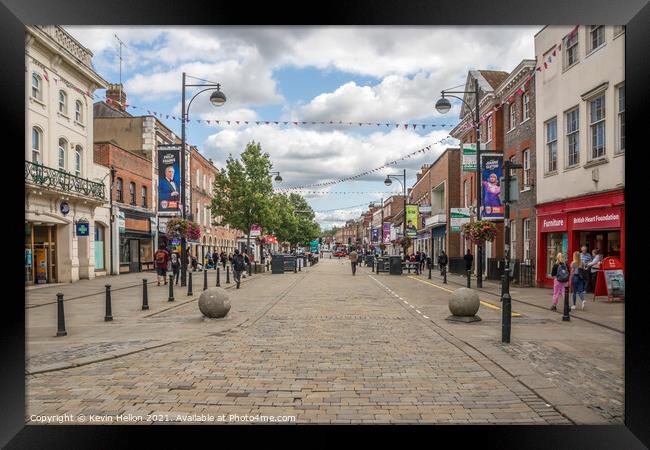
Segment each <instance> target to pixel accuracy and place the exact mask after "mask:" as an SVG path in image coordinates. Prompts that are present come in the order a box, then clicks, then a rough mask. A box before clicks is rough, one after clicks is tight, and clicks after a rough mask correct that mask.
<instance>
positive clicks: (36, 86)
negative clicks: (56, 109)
mask: <svg viewBox="0 0 650 450" xmlns="http://www.w3.org/2000/svg"><path fill="white" fill-rule="evenodd" d="M41 84H42V83H41V77H40V76H39V75H37V74H36V72H34V73H32V97H34V98H35V99H37V100H43V91H42V86H41Z"/></svg>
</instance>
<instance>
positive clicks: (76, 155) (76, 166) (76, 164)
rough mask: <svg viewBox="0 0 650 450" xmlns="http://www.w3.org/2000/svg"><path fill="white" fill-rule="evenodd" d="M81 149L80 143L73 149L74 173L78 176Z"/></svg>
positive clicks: (79, 172)
mask: <svg viewBox="0 0 650 450" xmlns="http://www.w3.org/2000/svg"><path fill="white" fill-rule="evenodd" d="M82 152H83V150H82V148H81V146H80V145H77V146H76V147H75V151H74V174H75V175H76V176H78V177H80V176H81V156H82V155H81V154H82Z"/></svg>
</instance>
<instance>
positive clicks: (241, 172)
mask: <svg viewBox="0 0 650 450" xmlns="http://www.w3.org/2000/svg"><path fill="white" fill-rule="evenodd" d="M272 167H273V165H272V164H271V159H270V157H269V154H268V153H262V147H261V146H260V144H259V143H255V141H251V142H250V143H249V144H247V145H246V149H245V150H244V151H243V152H242V154H241V160H239V159H234V158H233V157H232V155H230V156H229V157H228V160H227V161H226V167H225V168H223V169H221V171H220V174H219V176H218V177H216V180H215V181H214V192H215V195H214V198H213V199H212V203H211V205H210V206H211V210H212V215H213V217H215V218H216V219H215V224H217V225H224V224H228V225H230V226H231V227H233V228H236V229H238V230H241V231H243V232H244V233H246V235H247V240H246V248H247V249H249V250H250V229H251V225H254V224H257V225H259V226H261V227H267V228H268V226H269V225H271V224H272V221H273V205H272V200H273V183H272V181H271V175H269V172H270V170H271V168H272Z"/></svg>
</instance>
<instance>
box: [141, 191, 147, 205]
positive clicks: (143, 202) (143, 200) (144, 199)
mask: <svg viewBox="0 0 650 450" xmlns="http://www.w3.org/2000/svg"><path fill="white" fill-rule="evenodd" d="M141 195H142V206H143V207H145V208H146V207H147V186H142V188H141Z"/></svg>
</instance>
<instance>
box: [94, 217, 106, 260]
mask: <svg viewBox="0 0 650 450" xmlns="http://www.w3.org/2000/svg"><path fill="white" fill-rule="evenodd" d="M95 270H96V271H102V270H104V227H103V226H102V225H100V224H99V223H97V222H95Z"/></svg>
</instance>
